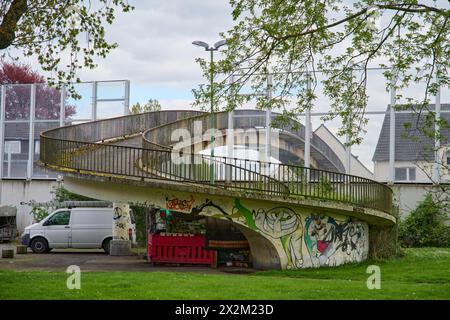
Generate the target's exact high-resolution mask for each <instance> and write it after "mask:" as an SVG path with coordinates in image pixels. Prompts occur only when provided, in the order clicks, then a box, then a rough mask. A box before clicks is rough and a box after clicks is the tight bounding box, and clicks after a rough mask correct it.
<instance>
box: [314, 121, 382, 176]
mask: <svg viewBox="0 0 450 320" xmlns="http://www.w3.org/2000/svg"><path fill="white" fill-rule="evenodd" d="M314 133H315V134H317V135H318V136H319V137H320V138H321V139H322V140H323V141H324V142H326V143H327V144H328V145H329V146H330V148H331V149H332V150H333V151H334V153H335V154H336V155H337V156H338V158H339V160H341V162H342V163H343V164H344V166H345V164H346V158H347V151H346V149H345V147H344V146H343V145H342V143H341V142H340V141H339V140H338V139H337V138H336V136H334V135H333V134H332V133H331V132H330V131H329V130H328V129H327V128H326V127H325V126H323V125H322V126H320V127H319V128H317V130H316V131H314ZM350 174H352V175H355V176H359V177H364V178H367V179H373V178H374V174H373V173H372V172H371V171H370V170H369V169H367V168H366V167H365V166H364V165H363V164H362V163H361V162H360V161H359V160H358V159H357V158H356V157H355V156H354V155H352V157H351V159H350Z"/></svg>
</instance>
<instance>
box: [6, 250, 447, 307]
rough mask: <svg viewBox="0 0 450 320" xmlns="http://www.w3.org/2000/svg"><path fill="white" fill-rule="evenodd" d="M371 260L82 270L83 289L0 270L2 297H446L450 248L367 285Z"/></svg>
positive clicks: (415, 256) (398, 263) (55, 276)
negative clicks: (242, 268)
mask: <svg viewBox="0 0 450 320" xmlns="http://www.w3.org/2000/svg"><path fill="white" fill-rule="evenodd" d="M370 264H372V263H371V262H364V263H361V264H353V265H345V266H341V267H337V268H322V269H306V270H295V271H265V272H258V273H254V274H251V275H231V274H224V275H211V274H201V273H181V272H180V273H178V272H85V273H82V275H81V289H80V290H68V289H67V288H66V280H67V274H65V273H63V272H44V271H33V272H18V271H4V270H0V299H450V249H442V248H440V249H438V248H424V249H407V250H406V253H405V256H404V257H403V258H400V259H396V260H392V261H387V262H378V263H373V264H377V265H378V266H379V267H380V268H381V289H380V290H368V289H367V287H366V281H367V277H368V276H369V274H367V273H366V269H367V266H368V265H370Z"/></svg>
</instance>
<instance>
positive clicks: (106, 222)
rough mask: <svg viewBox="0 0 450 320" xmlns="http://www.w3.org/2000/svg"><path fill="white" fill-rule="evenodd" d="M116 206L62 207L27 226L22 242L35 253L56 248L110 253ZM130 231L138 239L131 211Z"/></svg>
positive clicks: (133, 238) (133, 237)
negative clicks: (98, 249)
mask: <svg viewBox="0 0 450 320" xmlns="http://www.w3.org/2000/svg"><path fill="white" fill-rule="evenodd" d="M113 216H114V210H113V209H112V208H72V209H68V208H65V209H58V210H56V211H54V212H53V213H52V214H50V215H49V216H48V217H46V218H45V219H43V220H42V221H41V222H38V223H35V224H33V225H31V226H28V227H26V228H25V231H24V233H23V234H22V244H23V245H26V246H28V247H31V250H33V252H35V253H44V252H49V251H50V250H51V249H53V248H58V249H59V248H84V249H94V248H103V250H105V252H106V253H109V242H110V241H111V240H112V226H113ZM130 216H131V221H130V229H129V234H131V235H132V237H131V238H132V239H131V240H132V241H133V242H134V240H135V236H134V234H135V233H134V231H135V230H134V229H135V228H134V221H133V220H134V219H133V215H132V214H131V215H130Z"/></svg>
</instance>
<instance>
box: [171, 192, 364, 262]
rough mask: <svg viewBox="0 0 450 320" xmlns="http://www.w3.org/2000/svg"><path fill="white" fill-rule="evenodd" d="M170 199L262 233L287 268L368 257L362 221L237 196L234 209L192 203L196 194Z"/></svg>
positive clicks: (179, 206)
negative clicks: (255, 202) (257, 203)
mask: <svg viewBox="0 0 450 320" xmlns="http://www.w3.org/2000/svg"><path fill="white" fill-rule="evenodd" d="M169 202H170V205H168V206H167V208H169V209H170V208H171V209H173V210H180V211H181V209H184V210H185V211H188V212H190V213H191V214H192V215H198V214H205V215H208V216H211V217H216V218H225V219H228V220H230V221H232V222H235V223H239V224H242V225H245V226H247V227H248V228H249V229H251V230H254V231H256V232H258V233H260V234H262V235H263V236H264V237H265V238H267V239H268V240H270V241H271V242H272V243H273V244H274V245H275V246H276V247H278V248H279V250H281V252H283V254H284V255H285V259H286V260H285V261H286V265H285V267H286V268H287V269H298V268H303V267H308V266H311V267H319V266H335V265H339V264H342V263H345V262H357V261H362V260H364V259H365V258H366V257H367V251H368V229H367V224H365V223H363V222H359V221H354V220H351V219H346V220H339V219H338V218H334V217H331V216H327V215H323V214H315V213H314V214H310V215H308V216H306V217H305V214H304V213H302V212H296V211H295V210H294V209H292V208H289V207H285V206H275V207H269V208H266V207H259V206H258V207H256V208H251V207H248V206H247V205H244V204H243V203H242V201H241V199H239V198H235V199H234V205H233V206H232V209H231V212H229V207H228V209H227V207H226V206H222V205H220V204H219V203H220V201H219V202H215V201H212V200H210V199H205V201H203V202H202V203H200V204H198V205H197V206H193V203H194V197H193V196H191V198H190V200H179V199H178V198H172V199H170V200H169V198H166V203H167V204H168V203H169ZM279 252H280V251H279ZM281 252H280V254H281Z"/></svg>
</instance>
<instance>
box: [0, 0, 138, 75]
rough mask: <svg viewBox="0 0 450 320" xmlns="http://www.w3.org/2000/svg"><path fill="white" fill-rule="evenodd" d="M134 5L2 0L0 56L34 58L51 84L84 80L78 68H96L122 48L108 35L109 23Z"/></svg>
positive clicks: (122, 0) (104, 0) (119, 0)
mask: <svg viewBox="0 0 450 320" xmlns="http://www.w3.org/2000/svg"><path fill="white" fill-rule="evenodd" d="M133 9H134V8H133V7H132V6H131V5H129V4H128V2H127V1H126V0H98V1H83V0H65V1H61V0H33V1H27V0H2V1H1V3H0V54H1V55H2V56H3V57H6V56H11V57H12V58H16V59H17V58H19V57H20V54H22V55H24V56H35V57H37V60H38V62H39V64H40V66H41V68H42V69H43V70H44V71H50V72H51V77H50V78H49V79H48V82H49V83H50V84H55V83H57V84H60V83H62V82H75V81H79V78H77V75H76V72H77V70H78V69H81V68H90V69H92V68H95V67H96V64H95V62H94V59H95V57H103V58H104V57H106V56H107V55H108V54H109V52H110V51H111V50H112V49H114V48H116V47H117V44H116V43H111V42H109V41H108V40H107V39H106V35H105V25H106V24H112V23H113V22H114V19H115V16H116V13H117V12H116V11H117V10H121V11H122V12H129V11H131V10H133Z"/></svg>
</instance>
